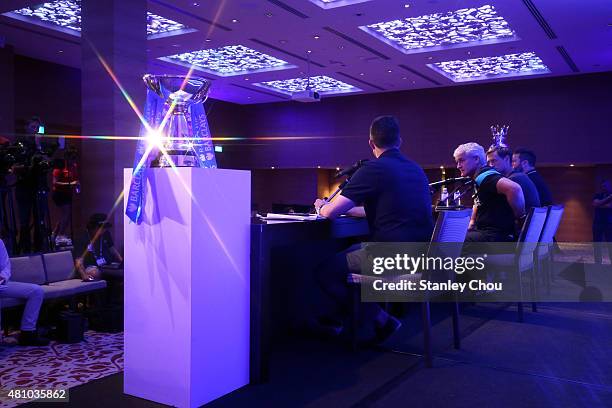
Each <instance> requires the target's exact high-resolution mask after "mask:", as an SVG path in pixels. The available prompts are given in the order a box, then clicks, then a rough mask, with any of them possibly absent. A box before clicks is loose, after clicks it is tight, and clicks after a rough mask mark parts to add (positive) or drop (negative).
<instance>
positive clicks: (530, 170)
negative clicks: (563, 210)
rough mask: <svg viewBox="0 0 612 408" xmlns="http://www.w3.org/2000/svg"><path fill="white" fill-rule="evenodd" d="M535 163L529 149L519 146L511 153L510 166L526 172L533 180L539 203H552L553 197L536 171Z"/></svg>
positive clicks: (533, 154)
mask: <svg viewBox="0 0 612 408" xmlns="http://www.w3.org/2000/svg"><path fill="white" fill-rule="evenodd" d="M535 164H536V155H535V153H534V152H532V151H531V150H527V149H523V148H519V149H516V150H515V151H514V154H513V155H512V167H513V168H514V169H515V170H519V171H522V172H523V173H525V174H527V175H528V176H529V178H530V179H531V181H533V184H535V186H536V188H537V189H538V195H539V196H540V205H542V206H547V205H552V204H553V199H552V194H551V193H550V189H549V188H548V185H547V184H546V182H545V181H544V179H543V178H542V176H541V175H540V173H538V172H537V171H536V168H535Z"/></svg>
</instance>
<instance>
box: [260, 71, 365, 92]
mask: <svg viewBox="0 0 612 408" xmlns="http://www.w3.org/2000/svg"><path fill="white" fill-rule="evenodd" d="M253 85H255V86H258V87H260V88H265V89H269V90H271V91H275V92H280V93H282V94H285V95H293V94H294V93H296V92H302V91H305V90H306V87H307V86H308V88H309V89H312V90H313V91H317V92H318V93H320V94H321V95H335V94H344V93H350V92H359V91H361V89H359V88H357V87H356V86H353V85H350V84H347V83H345V82H342V81H338V80H337V79H334V78H330V77H328V76H325V75H322V76H314V77H310V78H293V79H284V80H279V81H267V82H259V83H256V84H253Z"/></svg>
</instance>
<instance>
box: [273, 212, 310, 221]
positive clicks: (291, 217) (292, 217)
mask: <svg viewBox="0 0 612 408" xmlns="http://www.w3.org/2000/svg"><path fill="white" fill-rule="evenodd" d="M319 218H322V217H320V216H318V215H317V214H275V213H268V214H267V215H266V216H265V217H262V219H264V220H287V221H315V220H317V219H319Z"/></svg>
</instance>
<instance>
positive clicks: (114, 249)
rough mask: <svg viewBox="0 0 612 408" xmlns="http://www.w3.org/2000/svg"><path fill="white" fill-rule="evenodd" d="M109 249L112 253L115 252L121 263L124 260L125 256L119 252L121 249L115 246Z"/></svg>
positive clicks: (114, 254)
mask: <svg viewBox="0 0 612 408" xmlns="http://www.w3.org/2000/svg"><path fill="white" fill-rule="evenodd" d="M108 249H109V251H110V252H111V254H113V256H114V257H115V259H116V260H117V261H119V263H122V262H123V257H122V256H121V254H120V253H119V251H117V248H115V247H114V246H112V247H110V248H108Z"/></svg>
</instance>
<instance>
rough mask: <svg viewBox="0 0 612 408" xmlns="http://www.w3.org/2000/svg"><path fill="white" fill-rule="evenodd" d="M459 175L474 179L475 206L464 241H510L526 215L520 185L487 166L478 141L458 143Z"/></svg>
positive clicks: (515, 235)
mask: <svg viewBox="0 0 612 408" xmlns="http://www.w3.org/2000/svg"><path fill="white" fill-rule="evenodd" d="M453 156H454V158H455V161H456V162H457V169H459V171H460V172H461V176H462V177H471V178H473V179H474V189H475V192H476V195H475V198H474V208H473V212H472V219H471V221H470V228H469V230H468V233H467V236H466V238H465V241H466V242H511V241H514V240H516V238H517V233H516V231H517V224H520V223H522V221H523V220H524V218H525V198H524V196H523V191H522V190H521V186H519V185H518V184H517V183H515V182H514V181H512V180H510V179H508V178H506V177H504V176H502V175H501V174H500V173H499V172H498V171H497V170H495V169H493V168H491V167H489V166H487V163H486V158H485V152H484V149H483V148H482V146H480V145H479V144H478V143H465V144H462V145H459V146H458V147H457V149H455V152H454V154H453Z"/></svg>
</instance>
